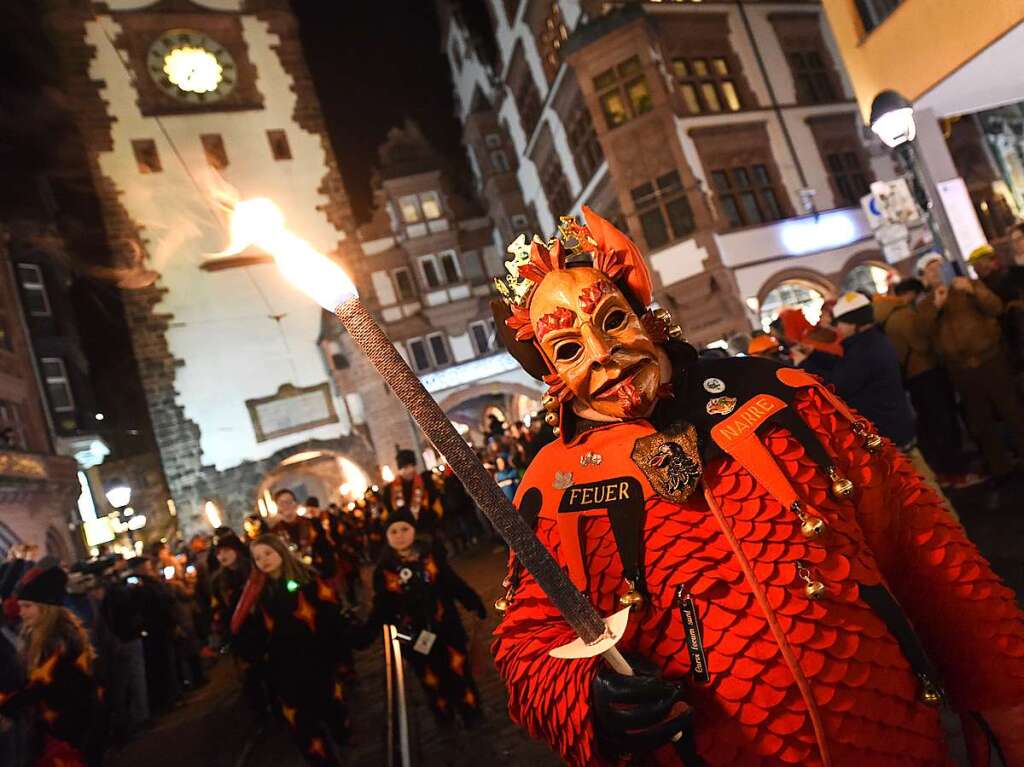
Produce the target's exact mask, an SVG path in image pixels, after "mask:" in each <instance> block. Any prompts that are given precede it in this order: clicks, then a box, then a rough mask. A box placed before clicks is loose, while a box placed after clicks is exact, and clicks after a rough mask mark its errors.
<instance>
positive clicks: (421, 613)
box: [364, 509, 487, 727]
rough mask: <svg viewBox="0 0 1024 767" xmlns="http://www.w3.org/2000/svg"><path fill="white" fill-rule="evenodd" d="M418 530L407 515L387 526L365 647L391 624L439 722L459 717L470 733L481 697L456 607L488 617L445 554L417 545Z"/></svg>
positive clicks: (398, 515)
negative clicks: (406, 642)
mask: <svg viewBox="0 0 1024 767" xmlns="http://www.w3.org/2000/svg"><path fill="white" fill-rule="evenodd" d="M417 524H418V523H417V521H416V519H415V518H414V517H413V515H412V513H411V512H410V511H409V510H408V509H399V510H397V511H395V512H392V513H391V514H389V515H388V518H387V520H386V521H385V530H384V535H385V539H386V540H387V548H386V549H385V550H384V553H383V554H382V555H381V558H380V561H379V562H378V564H377V568H376V570H375V571H374V574H373V610H372V611H371V613H370V618H369V620H368V621H367V627H366V629H365V630H364V631H365V633H364V637H365V639H364V642H365V641H372V640H373V639H374V638H376V636H377V632H379V630H380V626H381V625H383V624H385V623H391V624H394V625H395V627H396V628H397V629H398V631H399V633H401V634H403V635H404V636H407V637H409V638H410V640H409V641H410V643H411V645H412V647H411V649H410V650H409V652H407V653H406V654H405V657H406V658H408V660H409V662H410V663H411V664H412V667H413V670H414V671H415V672H416V676H417V677H418V678H419V680H420V683H421V684H422V685H423V692H424V694H425V695H426V696H427V702H428V703H429V704H430V708H431V710H432V711H433V712H434V715H435V716H436V717H437V718H438V720H439V721H441V722H451V721H452V720H453V718H454V716H455V713H456V712H458V714H459V716H460V717H461V718H462V721H463V722H464V723H465V724H466V725H467V726H468V727H472V726H475V725H476V724H477V723H478V722H479V721H480V719H481V712H480V694H479V693H478V692H477V688H476V682H475V681H474V680H473V673H472V669H471V668H470V662H469V650H468V649H467V645H468V638H467V636H466V630H465V628H464V627H463V625H462V619H461V618H460V617H459V612H458V610H457V609H456V607H455V603H456V601H458V602H459V603H461V604H462V605H463V606H464V607H465V608H466V609H467V610H472V611H473V612H475V613H477V614H478V615H479V616H480V618H481V619H483V618H485V617H486V616H487V612H486V610H485V609H484V604H483V602H482V601H481V599H480V597H479V596H478V595H477V593H476V592H475V591H473V589H472V588H471V587H470V586H469V584H467V583H466V582H465V581H464V580H462V578H460V577H459V575H458V574H457V573H456V572H455V571H454V570H452V568H451V566H450V565H449V564H448V561H447V559H446V558H445V557H444V554H443V552H440V551H438V550H436V548H435V547H432V546H430V545H429V544H426V543H423V542H421V541H417V540H416V531H417V529H418V528H417Z"/></svg>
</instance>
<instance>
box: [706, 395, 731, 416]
mask: <svg viewBox="0 0 1024 767" xmlns="http://www.w3.org/2000/svg"><path fill="white" fill-rule="evenodd" d="M735 409H736V398H735V397H715V398H714V399H712V400H708V408H707V410H708V415H729V413H731V412H732V411H733V410H735Z"/></svg>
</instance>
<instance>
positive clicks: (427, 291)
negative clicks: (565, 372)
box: [321, 123, 541, 468]
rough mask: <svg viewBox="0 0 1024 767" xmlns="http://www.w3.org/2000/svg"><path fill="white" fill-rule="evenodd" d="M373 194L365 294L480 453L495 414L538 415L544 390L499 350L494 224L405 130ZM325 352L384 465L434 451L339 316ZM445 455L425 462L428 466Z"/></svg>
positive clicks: (394, 136) (382, 165) (498, 258)
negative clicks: (406, 452) (409, 453)
mask: <svg viewBox="0 0 1024 767" xmlns="http://www.w3.org/2000/svg"><path fill="white" fill-rule="evenodd" d="M374 196H375V211H374V216H373V219H372V220H371V221H370V222H369V223H367V224H366V225H365V226H363V227H361V228H360V231H359V236H360V244H361V247H362V251H363V253H364V254H365V255H364V257H363V259H362V260H361V261H360V262H359V264H358V270H359V271H358V273H359V275H360V278H359V280H358V281H359V282H360V283H362V284H363V285H364V286H365V287H364V288H363V289H362V290H361V291H360V295H361V296H362V298H363V301H364V302H365V303H366V304H367V305H368V306H369V307H370V308H371V309H372V310H373V311H374V312H375V314H376V315H377V316H378V317H379V319H380V322H381V323H382V325H383V327H384V329H385V332H386V333H387V334H388V336H389V337H390V338H391V339H392V341H394V343H395V347H396V349H398V351H399V353H400V354H401V355H402V357H403V358H404V359H405V360H406V361H407V362H408V363H409V365H410V366H411V367H412V369H413V370H414V371H416V372H417V373H418V374H419V375H420V378H421V380H422V381H423V384H424V386H425V387H426V388H427V390H428V391H430V392H431V393H432V394H433V395H434V397H435V398H436V399H437V400H438V402H439V403H440V404H441V406H442V407H443V408H444V409H445V411H446V412H447V413H448V414H449V417H450V418H451V419H452V421H453V422H454V423H455V424H456V425H457V426H458V427H459V428H460V430H462V432H463V434H464V435H466V437H467V438H468V439H471V440H472V441H473V442H474V443H475V444H478V445H479V444H482V442H483V440H484V432H485V430H486V423H487V421H488V419H489V416H490V415H491V414H492V413H493V414H495V415H496V416H497V417H498V418H499V419H501V420H505V421H513V422H514V421H515V420H519V419H521V418H523V417H525V416H527V415H532V414H534V413H535V412H536V410H538V409H539V402H538V400H539V398H540V390H541V387H540V386H539V385H538V383H537V382H536V381H534V380H533V379H531V378H530V377H529V376H527V375H526V374H525V373H523V371H522V370H521V369H520V368H519V365H518V364H517V363H516V362H515V360H513V359H512V357H511V355H509V354H508V353H507V352H505V351H503V350H502V349H501V348H499V347H498V346H497V345H496V342H495V333H494V320H493V318H492V314H491V309H490V299H491V298H492V294H493V290H492V288H491V281H492V278H493V277H494V276H496V275H498V274H499V273H501V272H503V271H504V266H503V258H504V257H505V254H504V248H501V249H500V250H499V248H498V247H497V246H496V244H495V240H494V227H493V225H492V220H491V219H490V218H489V217H488V216H487V215H485V214H484V213H483V211H482V210H480V209H479V204H478V203H477V202H476V201H470V200H466V199H464V198H462V197H461V196H460V195H459V194H457V193H456V192H455V191H454V190H453V188H452V186H451V183H450V179H449V178H448V177H447V175H446V174H445V173H444V172H443V170H442V168H441V166H440V165H439V163H438V158H437V153H436V152H434V151H433V150H432V148H431V147H430V146H429V145H428V143H427V142H426V140H425V139H424V138H423V136H422V134H421V132H420V131H419V129H418V128H417V127H416V126H415V125H412V124H408V123H407V124H406V125H405V126H404V127H402V128H401V129H394V130H392V131H391V132H390V134H389V135H388V137H387V140H386V141H385V143H384V144H383V146H382V147H381V149H380V161H379V176H378V178H377V179H376V181H375V188H374ZM512 210H518V211H520V215H526V214H525V211H524V209H523V208H522V207H519V208H514V207H513V208H512ZM321 345H322V348H323V350H324V356H325V359H327V360H328V361H329V364H330V366H331V367H332V369H333V370H334V376H335V380H336V381H337V385H338V388H339V389H340V390H342V391H345V392H348V393H349V394H348V402H349V412H350V413H351V415H352V418H353V421H354V422H355V423H356V424H357V427H358V428H359V429H360V430H362V431H364V433H366V435H367V437H368V438H369V439H370V440H371V441H372V443H373V445H374V448H375V451H376V456H377V460H378V463H379V464H380V465H381V466H389V467H390V468H394V459H395V450H396V448H409V449H413V450H415V451H416V452H417V453H418V454H420V455H421V456H423V454H424V452H425V451H427V450H429V447H430V446H429V444H426V443H424V442H423V441H422V437H421V436H420V435H419V430H418V429H417V428H416V427H415V425H414V424H413V422H412V420H411V418H410V416H409V414H408V413H407V412H406V410H405V408H404V407H403V406H402V405H401V403H400V402H398V400H397V399H395V397H394V396H393V395H392V394H391V392H390V389H389V388H388V386H387V383H386V382H385V381H383V380H382V379H381V378H380V377H379V376H378V375H377V374H376V373H375V372H374V371H373V369H372V368H371V367H370V366H369V363H368V362H367V361H366V360H365V358H364V357H363V355H362V354H361V353H360V352H359V351H358V350H357V349H355V347H354V346H353V345H352V344H351V341H350V340H349V339H348V337H347V336H346V335H344V334H343V333H341V332H340V328H339V326H338V324H337V323H336V322H334V321H333V318H331V321H330V322H327V323H325V325H324V335H323V337H322V339H321ZM438 458H439V456H432V455H431V454H429V453H428V454H427V455H426V456H425V458H424V462H425V464H427V465H430V464H431V463H432V461H434V460H437V459H438Z"/></svg>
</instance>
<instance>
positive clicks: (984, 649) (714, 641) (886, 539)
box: [494, 210, 1024, 765]
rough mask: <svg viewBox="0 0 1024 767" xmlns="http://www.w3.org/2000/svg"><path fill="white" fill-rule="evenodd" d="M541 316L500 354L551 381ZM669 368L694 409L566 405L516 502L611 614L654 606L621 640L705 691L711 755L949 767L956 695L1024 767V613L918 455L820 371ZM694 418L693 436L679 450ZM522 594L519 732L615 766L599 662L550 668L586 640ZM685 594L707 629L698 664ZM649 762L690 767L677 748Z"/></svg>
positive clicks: (523, 576)
mask: <svg viewBox="0 0 1024 767" xmlns="http://www.w3.org/2000/svg"><path fill="white" fill-rule="evenodd" d="M585 213H586V215H587V223H588V226H589V227H590V230H589V232H590V233H591V234H592V233H594V232H600V233H603V234H600V236H598V235H594V236H592V237H591V239H590V243H591V245H592V246H596V248H597V249H598V251H601V252H604V253H605V255H606V256H607V253H608V252H617V253H620V254H621V253H626V255H627V258H626V262H625V263H626V266H627V271H631V272H632V273H633V274H632V281H633V283H634V285H635V284H637V283H638V282H642V281H643V280H644V279H646V281H647V286H648V291H643V290H636V289H632V290H631V287H630V285H629V284H628V282H623V281H622V280H619V281H618V282H617V285H618V287H619V288H620V289H622V291H623V293H626V294H631V296H632V298H634V299H637V303H640V304H644V305H645V304H646V303H647V302H648V301H649V300H650V296H649V284H650V283H649V276H646V268H645V267H644V266H643V264H642V259H639V254H638V253H636V255H635V257H630V256H629V253H635V246H632V243H629V241H628V239H627V238H625V236H624V235H622V234H621V233H618V232H617V231H615V230H614V228H613V227H610V225H609V224H607V222H604V221H603V220H599V217H597V216H595V215H594V214H593V213H592V212H591V211H587V210H585ZM595 224H596V226H595ZM578 229H579V228H578ZM609 229H611V230H612V233H609V231H608V230H609ZM563 231H564V230H563ZM583 232H584V233H583V237H587V236H588V232H587V230H583ZM616 236H617V237H618V238H620V239H619V240H616V242H618V245H617V246H611V245H609V244H608V243H609V239H614V237H616ZM622 240H625V243H628V245H626V244H623V243H622V242H621V241H622ZM630 247H632V250H630ZM536 249H537V246H535V250H536ZM556 249H557V247H556ZM548 250H552V249H551V248H548ZM638 259H639V260H638ZM535 260H536V259H535ZM596 260H597V259H596V258H595V263H596ZM605 260H607V258H606V259H605ZM551 261H552V259H551V258H550V257H546V258H544V259H543V261H542V263H541V264H540V265H541V266H550V264H551ZM555 262H556V263H555V264H554V266H552V267H551V268H555V269H557V268H559V267H558V264H559V263H562V264H564V263H565V259H564V257H563V256H561V255H560V256H559V258H558V259H555ZM620 266H621V261H620ZM638 270H643V272H644V276H643V277H642V278H641V277H640V276H638V275H637V274H636V272H637V271H638ZM539 271H540V269H539V268H538V267H537V265H534V267H533V273H534V275H535V276H541V277H543V275H542V274H537V272H539ZM622 271H623V270H621V269H620V270H619V272H620V274H621V272H622ZM526 311H527V310H526V309H524V307H523V306H521V305H520V306H518V307H512V308H511V311H506V312H505V313H504V316H503V315H502V313H501V311H500V310H499V309H496V315H498V316H499V318H501V319H503V318H504V317H506V316H509V315H511V317H512V321H511V322H509V326H510V327H511V329H512V331H515V332H516V333H517V334H518V336H513V335H512V332H511V331H510V332H508V333H505V334H504V340H505V342H506V344H507V345H509V347H510V349H511V351H512V352H513V354H515V355H516V356H517V358H519V359H520V361H521V362H523V364H524V367H527V369H528V370H529V371H530V372H531V373H533V374H534V375H536V376H538V377H541V376H548V377H552V373H553V369H552V368H553V366H552V362H551V360H550V359H545V357H544V356H543V355H538V354H537V351H538V346H533V347H532V349H531V348H530V346H529V344H528V343H526V342H532V343H533V344H538V342H537V340H536V338H535V337H531V336H530V334H529V333H528V332H525V331H524V329H523V317H524V316H525V315H526ZM644 324H645V325H647V324H648V322H647V321H646V315H645V320H644ZM517 337H518V341H517V340H516V338H517ZM659 342H660V339H659ZM517 344H518V346H517ZM670 345H671V343H670V344H668V346H670ZM677 346H679V345H678V344H677ZM524 347H526V348H524ZM666 348H667V346H666ZM670 356H671V357H672V362H673V372H672V376H671V388H672V391H671V392H670V393H671V394H672V395H674V396H672V397H671V398H669V399H661V400H660V401H659V403H658V405H657V407H656V408H655V409H654V410H653V412H652V413H651V414H650V415H649V416H648V417H646V418H628V417H627V418H623V419H619V420H613V421H608V422H605V423H596V424H595V423H593V422H588V423H583V422H582V421H574V420H573V414H572V412H571V410H570V407H569V403H570V402H571V398H568V397H563V398H562V399H560V400H559V401H558V402H557V404H556V407H558V408H559V413H560V417H561V423H562V436H561V439H559V440H556V441H555V442H554V443H552V444H550V445H548V446H547V447H545V448H544V449H543V450H542V451H541V452H540V454H539V455H538V457H537V459H536V460H534V461H533V462H532V464H531V465H530V468H529V469H528V471H527V473H526V476H525V477H524V479H523V481H522V484H521V485H520V488H519V492H518V494H517V497H516V505H517V508H519V510H520V512H521V513H522V514H523V515H524V516H526V517H527V518H528V519H529V520H530V521H531V522H533V523H534V524H535V529H536V532H537V535H538V537H539V539H540V540H541V542H542V543H543V545H544V546H545V547H546V548H548V550H549V551H551V553H552V554H553V556H554V557H555V558H556V560H557V561H558V562H559V563H560V564H562V565H563V566H564V567H565V568H566V569H567V570H568V572H569V574H570V576H571V577H572V579H573V580H574V582H575V583H576V585H577V586H578V587H579V588H581V589H582V590H583V591H584V593H586V594H587V595H588V597H589V598H590V599H591V601H592V602H593V603H594V604H595V606H596V607H597V608H598V610H599V612H601V614H603V615H610V614H612V613H613V612H616V611H617V610H618V609H619V605H620V598H621V597H622V596H623V595H624V594H625V593H626V592H627V591H629V592H632V591H633V590H635V589H637V588H639V589H640V590H641V591H642V592H643V600H642V603H641V604H639V605H638V606H636V607H634V609H633V611H632V615H631V617H630V623H629V628H628V629H627V633H626V634H625V636H624V637H623V639H622V640H621V641H620V642H619V644H618V648H619V649H620V650H621V651H622V652H624V653H626V654H627V657H628V655H629V654H636V655H640V656H642V657H643V658H646V659H647V660H649V661H651V662H653V664H654V665H655V666H657V668H658V669H659V670H660V672H661V675H662V677H664V678H665V679H669V680H680V681H684V682H685V684H686V695H685V697H686V701H687V702H688V703H689V704H690V706H691V707H692V709H693V729H692V733H690V734H688V735H687V737H692V738H693V739H694V741H695V743H694V745H695V750H696V753H697V754H698V756H699V758H700V759H701V760H703V762H705V763H706V764H708V765H784V764H799V765H855V764H856V765H861V764H866V763H874V764H879V765H893V764H905V765H943V764H948V763H949V761H948V759H949V757H948V756H947V744H946V739H945V736H944V734H943V728H942V725H941V723H940V716H939V714H940V708H939V707H938V705H937V704H938V703H939V700H938V698H939V697H940V692H941V689H944V691H945V693H946V696H945V700H946V701H948V703H949V704H950V705H951V706H952V707H953V709H954V710H955V711H956V712H957V713H959V714H960V718H961V721H962V722H963V729H964V734H965V736H966V740H967V745H968V749H969V753H970V756H971V759H972V763H973V764H976V765H985V764H987V763H988V753H989V749H990V746H991V747H992V748H999V749H1000V750H1001V751H1002V754H1003V756H1004V758H1005V759H1006V760H1007V763H1008V764H1024V615H1022V613H1021V611H1020V610H1019V608H1018V607H1017V604H1016V601H1015V599H1014V595H1013V593H1012V592H1011V591H1010V590H1009V589H1008V588H1006V587H1005V586H1004V585H1003V584H1002V583H1001V582H1000V580H999V579H998V577H997V576H996V575H994V574H993V572H992V570H991V568H990V567H989V565H988V563H987V562H986V561H985V560H984V558H983V557H982V556H981V555H980V554H979V552H978V551H977V549H976V548H975V547H974V545H973V544H972V543H971V542H970V541H969V540H968V539H967V538H966V536H965V534H964V531H963V529H962V528H961V527H960V526H959V525H958V524H957V522H956V521H955V520H954V519H953V518H952V517H951V516H950V514H949V513H948V512H947V511H946V510H945V508H944V507H943V505H942V503H941V501H940V499H939V498H938V497H936V495H935V494H934V493H933V492H932V491H931V490H930V489H929V488H928V487H927V486H926V485H925V484H924V483H923V482H922V480H921V479H920V477H919V476H918V475H917V474H916V473H915V472H914V470H913V469H912V468H911V466H910V463H909V462H908V460H907V459H906V457H905V456H904V455H903V454H902V453H901V452H900V451H899V450H897V449H896V448H895V447H894V446H893V445H892V444H891V443H889V442H887V441H882V443H881V445H880V447H879V446H878V445H877V444H874V442H877V438H876V437H875V436H874V435H873V434H870V433H869V431H870V426H869V425H868V424H867V423H866V422H865V421H864V420H863V419H861V418H859V417H858V416H857V415H856V414H855V413H851V412H850V411H849V410H848V408H847V407H846V406H845V405H844V404H843V403H842V402H841V401H840V400H838V398H837V397H835V395H834V394H833V393H832V392H831V391H829V390H827V389H826V388H825V387H823V386H822V385H821V384H820V383H818V382H817V380H816V379H813V378H811V377H810V376H807V375H805V374H802V373H799V372H798V371H794V370H787V369H785V368H781V367H779V366H778V365H776V364H775V363H773V362H770V361H767V360H750V359H733V360H717V361H695V360H693V359H692V357H691V358H689V359H687V360H683V357H682V356H681V355H680V354H679V353H678V350H677V352H676V353H674V354H672V355H670ZM538 360H540V361H542V362H544V363H545V365H544V367H546V368H547V369H546V370H545V369H544V367H542V366H540V365H539V364H538ZM681 360H683V361H681ZM545 380H547V379H545ZM663 386H664V384H663ZM659 396H660V397H663V396H664V394H663V393H659ZM726 397H728V399H726ZM733 398H735V399H734V400H733ZM680 424H689V425H690V426H688V427H687V428H689V429H690V431H689V432H687V433H688V434H689V435H690V437H688V439H691V442H690V443H687V442H686V441H685V440H681V439H676V436H677V435H678V434H681V433H683V432H680ZM867 437H871V438H872V439H868V438H867ZM666 443H668V444H670V445H674V446H675V447H673V448H672V449H669V448H667V447H665V444H666ZM688 444H692V445H694V446H696V450H695V451H689V452H687V448H686V445H688ZM651 445H654V446H655V447H656V449H654V450H653V454H652V450H650V449H648V448H649V447H650V446H651ZM869 447H871V448H872V449H869ZM595 456H597V459H596V460H595ZM699 463H703V470H702V474H701V476H700V480H699V484H698V483H697V482H693V483H692V484H691V486H689V488H687V484H686V483H687V482H688V481H689V475H687V473H686V471H687V467H688V466H690V465H693V466H697V465H699ZM673 471H674V472H675V474H672V472H673ZM844 477H845V478H848V479H849V480H851V481H852V482H853V488H852V492H850V488H842V487H841V483H842V479H843V478H844ZM669 480H671V481H669ZM680 488H682V491H683V492H678V491H680ZM687 491H692V492H688V494H687ZM683 496H685V497H683ZM616 508H617V509H618V510H617V511H615V509H616ZM613 511H614V513H613ZM616 515H617V516H616ZM630 526H633V527H635V529H634V530H633V533H629V531H628V530H627V528H630ZM822 529H823V530H824V533H823V534H819V533H821V531H822ZM631 534H632V535H634V537H635V541H634V544H635V545H633V544H629V541H630V535H631ZM509 582H510V583H511V588H510V591H509V594H508V601H509V606H508V611H507V612H506V614H505V617H504V619H503V621H502V623H501V624H500V625H499V627H498V629H497V631H496V641H495V643H494V655H495V659H496V663H497V666H498V669H499V671H500V673H501V675H502V676H503V677H504V679H505V681H506V684H507V686H508V691H509V709H510V713H511V716H512V717H513V719H514V720H515V721H517V722H519V723H520V724H522V725H523V726H524V727H526V728H527V730H529V732H530V733H531V734H532V735H534V736H535V737H538V738H540V739H543V740H545V741H546V742H548V743H549V744H550V745H551V746H552V747H553V748H554V749H555V750H557V751H558V753H559V754H561V755H562V756H563V758H565V759H566V761H568V762H569V763H570V764H574V765H595V764H605V763H607V759H606V755H605V754H604V753H602V752H601V750H600V749H599V748H598V743H597V738H596V735H595V721H594V716H593V712H592V710H591V707H592V700H591V686H592V682H593V680H594V678H595V676H596V675H597V674H598V669H599V668H600V667H601V665H602V664H603V661H602V660H601V659H600V658H599V657H598V658H590V659H583V660H560V659H556V658H553V657H551V656H550V654H549V653H550V651H551V650H552V649H554V648H557V647H559V646H562V645H565V644H568V643H569V642H571V641H572V640H573V639H574V638H575V637H574V635H573V632H572V631H571V629H570V628H569V627H568V626H567V624H566V623H565V622H564V620H563V619H562V618H561V616H560V615H559V613H558V612H557V611H556V610H555V609H554V608H553V606H552V605H551V603H550V602H549V601H548V599H547V597H546V596H545V595H544V593H543V592H542V591H541V590H540V589H539V587H538V586H537V585H536V583H535V582H534V580H533V579H532V578H531V577H530V575H529V574H528V573H525V572H522V571H521V570H520V569H519V568H518V567H517V565H516V563H515V562H514V561H513V563H512V566H511V572H510V577H509ZM684 601H685V604H686V605H687V606H689V607H692V611H693V613H695V615H696V616H697V617H696V623H697V626H696V630H697V632H698V633H699V634H700V639H701V640H702V647H701V648H700V652H698V653H696V654H695V653H694V652H692V651H691V649H690V646H691V644H692V640H693V637H692V636H691V635H692V634H693V631H692V628H693V627H691V631H690V632H688V630H687V625H686V615H685V613H684V610H682V609H680V607H681V606H682V604H683V602H684ZM695 663H698V664H700V665H704V664H706V670H703V669H695V665H694V664H695ZM698 670H700V671H702V672H703V673H695V672H696V671H698ZM649 758H650V759H651V761H652V763H657V764H679V763H680V762H681V757H680V756H679V752H677V750H676V749H674V748H673V747H672V746H671V745H665V746H663V747H662V748H660V749H659V750H658V751H657V752H656V753H653V754H650V755H649Z"/></svg>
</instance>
